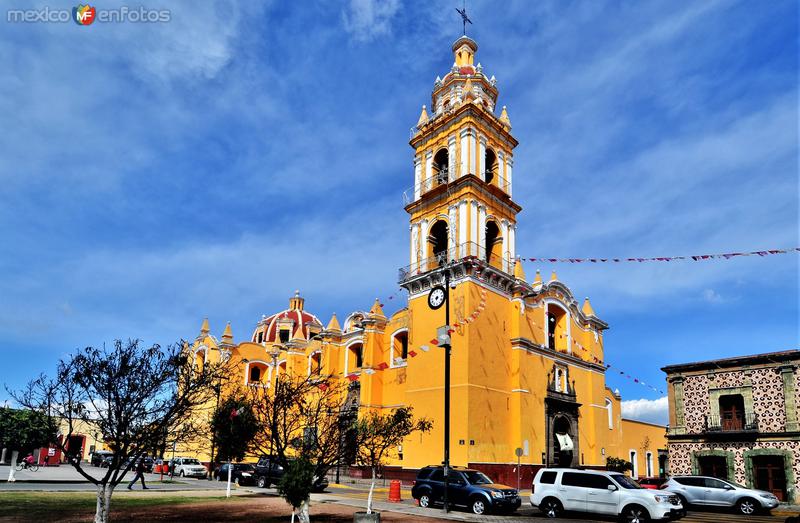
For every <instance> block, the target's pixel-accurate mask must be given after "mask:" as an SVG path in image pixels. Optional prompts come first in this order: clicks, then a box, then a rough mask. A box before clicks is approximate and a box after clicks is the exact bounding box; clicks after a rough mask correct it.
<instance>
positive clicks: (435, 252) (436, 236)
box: [428, 220, 448, 268]
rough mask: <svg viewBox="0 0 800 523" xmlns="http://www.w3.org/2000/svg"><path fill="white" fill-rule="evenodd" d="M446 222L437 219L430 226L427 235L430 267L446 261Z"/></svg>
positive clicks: (438, 265)
mask: <svg viewBox="0 0 800 523" xmlns="http://www.w3.org/2000/svg"><path fill="white" fill-rule="evenodd" d="M447 234H448V227H447V222H446V221H444V220H438V221H437V222H436V223H434V224H433V227H431V231H430V234H429V235H428V258H429V259H430V268H436V267H440V266H441V265H443V264H444V263H445V262H447V239H448V238H447Z"/></svg>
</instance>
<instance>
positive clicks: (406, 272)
mask: <svg viewBox="0 0 800 523" xmlns="http://www.w3.org/2000/svg"><path fill="white" fill-rule="evenodd" d="M470 259H471V260H480V261H482V262H484V263H486V264H487V265H489V266H491V267H495V268H497V269H500V270H502V271H504V272H506V273H510V272H512V271H513V270H514V259H513V258H511V257H510V256H507V257H503V256H500V255H497V254H492V253H489V255H488V256H487V252H486V247H484V246H483V245H479V244H477V243H475V242H464V243H462V244H459V245H454V246H452V247H449V248H447V249H444V250H441V251H436V252H434V253H433V256H429V257H426V258H420V259H419V260H418V261H416V262H414V263H411V264H409V265H406V266H405V267H400V269H399V270H398V281H399V282H400V283H402V282H404V281H406V280H409V279H411V278H413V277H414V276H417V275H420V274H423V273H425V272H427V271H431V270H433V269H437V268H439V267H443V266H445V265H447V264H448V263H452V262H460V261H466V260H470Z"/></svg>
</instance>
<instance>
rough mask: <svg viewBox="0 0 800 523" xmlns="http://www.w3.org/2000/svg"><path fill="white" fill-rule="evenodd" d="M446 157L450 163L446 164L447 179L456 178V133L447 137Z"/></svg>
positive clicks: (452, 179)
mask: <svg viewBox="0 0 800 523" xmlns="http://www.w3.org/2000/svg"><path fill="white" fill-rule="evenodd" d="M447 158H448V163H449V164H450V165H448V166H447V176H448V181H450V182H452V181H454V180H455V179H456V135H453V136H451V137H450V138H448V139H447Z"/></svg>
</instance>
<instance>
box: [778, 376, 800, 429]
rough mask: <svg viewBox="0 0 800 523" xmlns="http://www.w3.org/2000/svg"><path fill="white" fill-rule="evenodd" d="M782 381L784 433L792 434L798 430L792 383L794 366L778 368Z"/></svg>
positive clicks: (799, 426)
mask: <svg viewBox="0 0 800 523" xmlns="http://www.w3.org/2000/svg"><path fill="white" fill-rule="evenodd" d="M778 370H779V371H780V373H781V379H782V380H783V403H784V405H785V407H786V431H787V432H794V431H797V430H798V429H800V424H798V422H797V404H796V403H797V401H796V398H797V396H796V392H795V391H796V389H795V382H794V371H795V366H794V365H783V366H781V367H778Z"/></svg>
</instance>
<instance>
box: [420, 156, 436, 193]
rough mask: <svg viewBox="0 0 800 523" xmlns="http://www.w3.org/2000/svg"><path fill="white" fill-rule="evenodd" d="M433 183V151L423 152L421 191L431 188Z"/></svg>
mask: <svg viewBox="0 0 800 523" xmlns="http://www.w3.org/2000/svg"><path fill="white" fill-rule="evenodd" d="M432 183H433V151H428V152H427V153H425V188H424V190H423V191H422V192H428V191H430V190H431V187H432Z"/></svg>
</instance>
